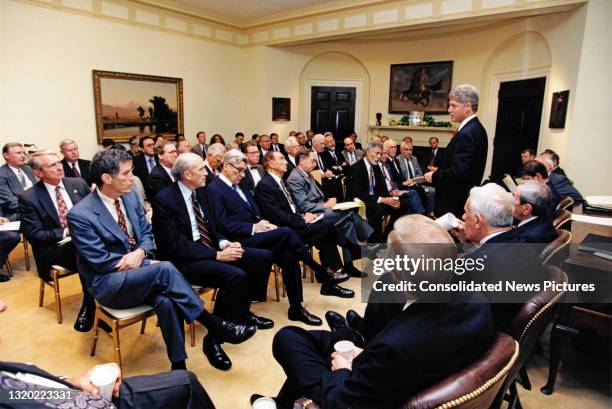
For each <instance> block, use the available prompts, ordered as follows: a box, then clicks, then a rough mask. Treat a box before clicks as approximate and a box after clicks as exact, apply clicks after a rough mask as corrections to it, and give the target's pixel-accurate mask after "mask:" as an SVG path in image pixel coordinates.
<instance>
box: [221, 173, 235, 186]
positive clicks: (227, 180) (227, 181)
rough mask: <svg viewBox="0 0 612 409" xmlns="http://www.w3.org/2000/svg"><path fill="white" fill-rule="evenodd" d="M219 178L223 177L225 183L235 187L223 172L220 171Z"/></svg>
mask: <svg viewBox="0 0 612 409" xmlns="http://www.w3.org/2000/svg"><path fill="white" fill-rule="evenodd" d="M219 179H221V180H222V181H223V183H225V184H226V185H228V186H229V187H231V188H232V189H233V185H234V184H233V183H232V182H231V181H230V180H229V179H228V178H226V177H225V175H224V174H223V173H219Z"/></svg>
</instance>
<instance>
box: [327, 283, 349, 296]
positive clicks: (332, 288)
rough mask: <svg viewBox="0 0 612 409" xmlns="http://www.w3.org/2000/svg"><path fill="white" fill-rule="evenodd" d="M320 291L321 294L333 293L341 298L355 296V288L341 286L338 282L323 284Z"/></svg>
mask: <svg viewBox="0 0 612 409" xmlns="http://www.w3.org/2000/svg"><path fill="white" fill-rule="evenodd" d="M320 292H321V295H333V296H336V297H340V298H353V297H354V296H355V292H354V291H353V290H349V289H348V288H343V287H340V286H339V285H338V284H323V285H321V291H320Z"/></svg>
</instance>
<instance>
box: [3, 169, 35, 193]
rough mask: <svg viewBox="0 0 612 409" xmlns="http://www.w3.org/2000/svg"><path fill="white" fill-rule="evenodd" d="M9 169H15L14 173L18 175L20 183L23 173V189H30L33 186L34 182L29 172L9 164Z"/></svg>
mask: <svg viewBox="0 0 612 409" xmlns="http://www.w3.org/2000/svg"><path fill="white" fill-rule="evenodd" d="M8 167H9V169H11V170H12V171H13V173H14V174H15V176H17V180H18V181H19V184H21V175H23V178H24V179H25V186H24V187H23V190H28V189H29V188H31V187H32V186H33V185H34V184H33V183H32V181H31V180H30V178H29V177H28V175H27V173H25V172H24V171H23V169H21V168H15V167H13V166H11V165H8Z"/></svg>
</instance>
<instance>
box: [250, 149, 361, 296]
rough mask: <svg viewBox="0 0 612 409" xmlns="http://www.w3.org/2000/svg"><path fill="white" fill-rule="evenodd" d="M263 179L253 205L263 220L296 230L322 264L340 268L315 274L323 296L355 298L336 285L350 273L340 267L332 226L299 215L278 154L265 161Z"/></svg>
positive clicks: (285, 162)
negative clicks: (315, 251)
mask: <svg viewBox="0 0 612 409" xmlns="http://www.w3.org/2000/svg"><path fill="white" fill-rule="evenodd" d="M264 168H265V169H266V175H265V176H264V177H263V178H262V179H261V182H259V184H258V185H257V187H256V188H255V201H256V202H257V205H258V206H259V209H260V210H261V212H262V214H263V216H264V217H265V218H266V219H267V220H269V221H270V222H271V223H274V224H276V225H278V226H288V227H290V228H292V229H293V230H295V231H296V232H297V233H298V234H299V236H300V238H301V239H302V241H303V242H304V243H306V244H312V245H314V246H316V247H317V249H318V250H319V256H320V258H321V264H323V265H324V266H326V267H329V268H331V270H333V271H337V270H339V269H340V268H342V272H341V273H333V274H332V275H331V276H329V275H325V276H323V275H321V274H320V273H319V272H316V271H315V272H316V276H317V280H318V281H319V282H321V283H322V285H321V291H320V292H321V294H322V295H335V296H338V297H342V298H351V297H354V296H355V293H354V292H353V291H352V290H348V289H346V288H342V287H340V286H338V285H337V284H336V283H337V282H340V281H345V280H346V279H348V277H349V275H350V274H351V273H352V272H353V269H352V268H351V265H350V264H349V263H345V264H344V266H343V265H342V261H341V260H340V255H339V254H338V249H337V248H336V246H337V245H338V239H337V237H336V233H335V230H334V226H333V225H332V224H330V223H329V222H327V221H325V220H322V217H318V216H316V215H314V214H313V213H308V212H307V213H301V212H299V210H298V208H297V205H296V204H295V200H294V199H293V197H292V196H291V193H290V192H289V189H288V187H287V183H286V182H285V181H284V180H283V179H282V176H283V174H284V173H285V172H286V171H287V160H286V159H285V157H284V156H283V155H281V154H280V153H279V152H269V153H268V155H266V157H265V158H264Z"/></svg>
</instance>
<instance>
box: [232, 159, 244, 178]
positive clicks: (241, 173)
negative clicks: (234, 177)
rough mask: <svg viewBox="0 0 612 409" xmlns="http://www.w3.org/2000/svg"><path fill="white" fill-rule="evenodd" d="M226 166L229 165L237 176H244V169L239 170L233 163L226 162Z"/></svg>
mask: <svg viewBox="0 0 612 409" xmlns="http://www.w3.org/2000/svg"><path fill="white" fill-rule="evenodd" d="M227 164H228V165H230V166H231V167H232V168H234V169H236V170H237V171H238V174H240V175H242V176H244V175H246V169H239V168H237V167H236V166H234V164H233V163H229V162H228V163H227Z"/></svg>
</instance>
